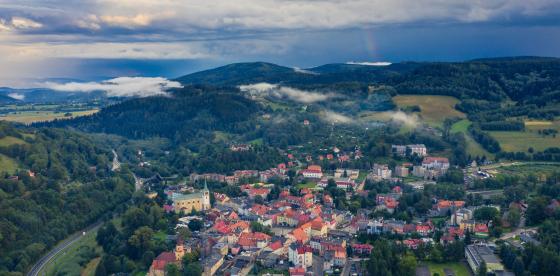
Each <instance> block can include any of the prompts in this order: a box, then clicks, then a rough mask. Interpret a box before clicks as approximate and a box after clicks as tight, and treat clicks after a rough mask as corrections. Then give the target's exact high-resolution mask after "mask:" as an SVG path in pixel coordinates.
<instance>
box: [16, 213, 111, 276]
mask: <svg viewBox="0 0 560 276" xmlns="http://www.w3.org/2000/svg"><path fill="white" fill-rule="evenodd" d="M102 224H103V221H100V222H97V223H95V224H93V225H90V226H89V227H87V228H85V229H83V230H82V231H79V232H76V233H74V234H73V235H72V236H70V237H69V238H67V239H66V240H64V241H63V242H62V243H60V244H59V245H57V246H56V247H55V248H53V249H52V250H51V251H49V253H47V254H46V255H45V256H43V257H42V258H41V259H39V261H37V263H35V265H34V266H33V267H32V268H31V270H29V272H28V273H27V276H38V275H39V271H41V270H43V268H44V266H45V265H47V264H48V263H49V262H50V261H51V260H52V259H53V258H54V257H56V255H58V254H60V253H62V252H63V251H64V250H66V249H68V247H70V246H71V245H72V244H74V243H75V242H77V241H79V240H80V239H81V238H82V237H83V233H84V232H86V233H87V232H90V231H93V230H95V229H97V228H99V226H101V225H102Z"/></svg>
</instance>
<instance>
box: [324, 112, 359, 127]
mask: <svg viewBox="0 0 560 276" xmlns="http://www.w3.org/2000/svg"><path fill="white" fill-rule="evenodd" d="M321 118H322V119H323V120H324V121H326V122H329V123H332V124H352V123H355V122H356V121H355V120H354V119H353V118H351V117H349V116H346V115H343V114H340V113H337V112H334V111H330V110H324V111H322V112H321Z"/></svg>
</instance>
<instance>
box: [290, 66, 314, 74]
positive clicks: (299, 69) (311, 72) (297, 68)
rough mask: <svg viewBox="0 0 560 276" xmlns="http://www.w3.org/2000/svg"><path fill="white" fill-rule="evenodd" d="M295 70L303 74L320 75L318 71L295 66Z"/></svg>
mask: <svg viewBox="0 0 560 276" xmlns="http://www.w3.org/2000/svg"><path fill="white" fill-rule="evenodd" d="M294 72H296V73H301V74H308V75H319V73H317V72H313V71H309V70H305V69H301V68H299V67H294Z"/></svg>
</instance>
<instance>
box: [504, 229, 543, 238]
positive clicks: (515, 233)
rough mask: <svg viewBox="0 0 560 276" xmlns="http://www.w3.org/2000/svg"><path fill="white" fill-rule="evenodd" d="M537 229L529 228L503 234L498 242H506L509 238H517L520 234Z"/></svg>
mask: <svg viewBox="0 0 560 276" xmlns="http://www.w3.org/2000/svg"><path fill="white" fill-rule="evenodd" d="M537 229H538V228H537V227H530V228H518V229H516V230H515V231H512V232H509V233H505V234H503V235H502V236H501V237H500V238H499V239H500V240H507V239H509V238H513V237H515V236H519V235H521V233H522V232H526V231H536V230H537Z"/></svg>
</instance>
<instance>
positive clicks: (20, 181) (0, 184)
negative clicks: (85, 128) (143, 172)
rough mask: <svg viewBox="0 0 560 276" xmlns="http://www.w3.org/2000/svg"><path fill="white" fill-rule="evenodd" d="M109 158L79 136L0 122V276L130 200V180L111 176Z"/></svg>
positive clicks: (107, 151)
mask: <svg viewBox="0 0 560 276" xmlns="http://www.w3.org/2000/svg"><path fill="white" fill-rule="evenodd" d="M110 158H111V151H110V149H109V148H105V147H104V146H102V145H98V144H96V143H94V142H93V141H92V140H91V139H89V138H88V137H87V136H85V135H80V134H77V133H74V132H71V131H67V130H60V129H47V128H45V129H25V130H24V129H16V128H14V127H12V126H11V125H10V124H7V123H2V122H0V163H1V164H0V248H1V250H0V275H4V274H3V273H4V272H6V271H18V272H25V271H26V270H27V269H28V268H29V266H30V265H32V264H33V263H34V262H35V261H37V260H38V259H39V258H40V256H41V255H42V254H43V253H45V252H46V251H47V250H48V249H49V248H50V247H52V246H53V245H55V244H56V243H57V242H58V241H60V240H62V239H64V238H66V237H67V236H69V235H70V234H72V233H74V232H75V231H78V230H79V229H82V228H83V227H85V226H88V225H90V224H92V223H94V222H95V221H97V220H98V219H100V218H101V217H102V216H104V215H105V214H107V213H110V212H112V211H113V210H114V209H115V207H116V206H117V205H119V204H121V203H123V202H125V201H127V200H128V199H129V198H130V196H131V194H132V191H133V190H134V187H133V179H132V177H131V176H129V175H125V174H114V173H113V172H111V171H110V170H109V166H110Z"/></svg>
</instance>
